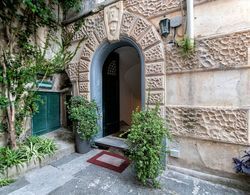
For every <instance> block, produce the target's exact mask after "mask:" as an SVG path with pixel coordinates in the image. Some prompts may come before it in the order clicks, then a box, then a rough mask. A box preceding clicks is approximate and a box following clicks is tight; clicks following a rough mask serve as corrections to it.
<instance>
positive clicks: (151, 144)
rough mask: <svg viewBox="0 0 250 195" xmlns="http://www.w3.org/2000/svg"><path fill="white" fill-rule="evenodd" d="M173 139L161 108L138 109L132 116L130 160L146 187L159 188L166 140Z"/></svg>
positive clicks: (129, 136) (129, 140) (129, 138)
mask: <svg viewBox="0 0 250 195" xmlns="http://www.w3.org/2000/svg"><path fill="white" fill-rule="evenodd" d="M166 137H167V138H168V139H171V135H170V132H169V131H168V129H167V128H165V124H164V120H163V119H162V117H161V116H160V114H159V106H156V107H155V108H146V109H145V110H142V111H139V110H138V109H137V110H136V111H134V112H133V114H132V125H131V128H130V130H129V134H128V140H127V143H128V146H129V158H130V160H132V161H133V165H134V169H135V173H136V176H137V179H138V180H139V181H140V182H142V184H144V185H149V186H153V187H158V186H159V182H158V181H157V180H156V178H157V177H158V176H159V174H160V173H161V171H162V170H163V168H164V166H163V163H162V159H163V155H166V148H165V146H164V144H163V140H164V139H165V138H166Z"/></svg>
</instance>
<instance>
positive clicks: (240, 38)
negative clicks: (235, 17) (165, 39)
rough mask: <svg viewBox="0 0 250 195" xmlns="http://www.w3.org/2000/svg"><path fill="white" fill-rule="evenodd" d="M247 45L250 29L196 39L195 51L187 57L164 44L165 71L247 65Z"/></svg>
mask: <svg viewBox="0 0 250 195" xmlns="http://www.w3.org/2000/svg"><path fill="white" fill-rule="evenodd" d="M249 45H250V30H247V31H243V32H235V33H231V34H227V35H220V36H216V37H211V38H204V39H196V51H195V52H194V54H193V55H192V56H191V57H187V58H185V57H183V56H182V54H181V51H180V50H181V49H180V48H178V47H174V48H170V47H169V46H168V45H166V73H168V74H169V73H178V72H180V73H181V72H185V71H208V70H215V69H219V70H226V69H230V68H231V69H232V68H237V67H249V65H248V64H247V63H248V47H249Z"/></svg>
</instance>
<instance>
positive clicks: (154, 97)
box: [146, 91, 164, 105]
mask: <svg viewBox="0 0 250 195" xmlns="http://www.w3.org/2000/svg"><path fill="white" fill-rule="evenodd" d="M163 103H164V92H163V91H159V92H158V91H157V92H152V91H151V92H150V93H148V92H146V104H149V105H156V104H163Z"/></svg>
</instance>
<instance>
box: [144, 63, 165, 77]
mask: <svg viewBox="0 0 250 195" xmlns="http://www.w3.org/2000/svg"><path fill="white" fill-rule="evenodd" d="M145 74H146V75H163V74H165V72H164V62H155V63H147V64H145Z"/></svg>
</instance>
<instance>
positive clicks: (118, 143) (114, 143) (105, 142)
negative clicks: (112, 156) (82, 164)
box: [95, 135, 128, 151]
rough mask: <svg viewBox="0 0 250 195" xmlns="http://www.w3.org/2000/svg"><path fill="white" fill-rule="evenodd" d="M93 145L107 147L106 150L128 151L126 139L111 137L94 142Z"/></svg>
mask: <svg viewBox="0 0 250 195" xmlns="http://www.w3.org/2000/svg"><path fill="white" fill-rule="evenodd" d="M95 144H96V145H97V146H101V147H108V148H110V147H112V148H116V149H119V150H122V151H127V150H128V145H127V144H126V139H123V138H118V137H114V136H112V135H109V136H106V137H103V138H99V139H97V140H95Z"/></svg>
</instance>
